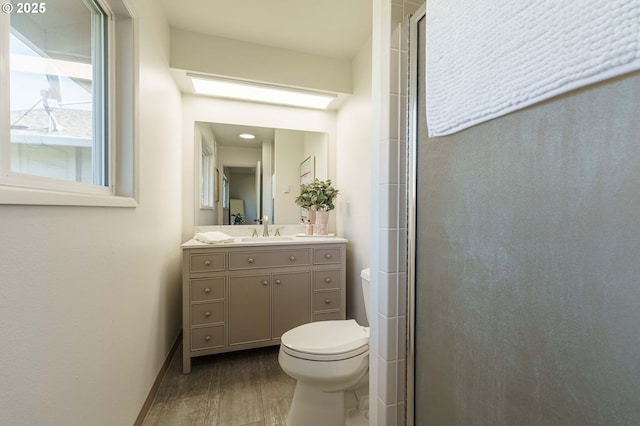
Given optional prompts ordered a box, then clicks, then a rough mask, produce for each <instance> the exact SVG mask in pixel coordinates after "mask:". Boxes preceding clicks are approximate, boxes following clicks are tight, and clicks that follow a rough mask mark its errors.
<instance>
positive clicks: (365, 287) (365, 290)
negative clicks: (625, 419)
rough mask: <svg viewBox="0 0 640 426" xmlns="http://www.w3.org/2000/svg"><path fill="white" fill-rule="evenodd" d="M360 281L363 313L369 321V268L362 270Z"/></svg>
mask: <svg viewBox="0 0 640 426" xmlns="http://www.w3.org/2000/svg"><path fill="white" fill-rule="evenodd" d="M360 280H361V281H362V297H363V298H364V312H365V314H366V315H367V321H369V288H370V284H371V268H366V269H363V270H362V272H360Z"/></svg>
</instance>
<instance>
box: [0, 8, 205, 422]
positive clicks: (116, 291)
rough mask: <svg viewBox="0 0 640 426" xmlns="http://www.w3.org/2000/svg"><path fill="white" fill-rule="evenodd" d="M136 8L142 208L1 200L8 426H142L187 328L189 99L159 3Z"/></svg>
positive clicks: (2, 379)
mask: <svg viewBox="0 0 640 426" xmlns="http://www.w3.org/2000/svg"><path fill="white" fill-rule="evenodd" d="M132 3H133V5H134V6H135V9H136V12H137V15H138V16H139V17H140V20H139V22H138V24H139V27H138V37H139V42H140V45H139V53H140V68H139V72H140V77H139V86H138V93H137V94H138V101H139V114H138V117H139V120H138V121H137V122H136V126H137V133H138V136H139V137H138V140H137V143H138V150H137V154H138V158H137V167H138V173H137V178H138V185H139V203H140V205H139V207H137V208H102V207H55V206H49V207H47V206H18V205H12V206H8V205H0V241H2V244H1V245H0V324H2V327H0V341H1V342H2V345H1V349H0V365H2V368H1V369H0V383H1V385H0V424H3V425H5V424H6V425H10V424H12V425H19V424H20V425H28V424H32V425H36V424H42V425H44V424H46V425H86V424H92V425H100V424H102V425H130V424H132V423H133V422H134V420H135V419H136V417H137V415H138V413H139V411H140V408H141V407H142V404H143V403H144V400H145V398H146V396H147V395H148V392H149V390H150V388H151V385H152V383H153V381H154V380H155V378H156V375H157V373H158V370H159V368H160V366H161V365H162V362H163V361H164V359H165V358H166V356H167V353H168V351H169V349H170V347H171V345H172V344H173V343H174V341H175V339H176V337H177V335H178V333H179V330H180V326H181V324H180V254H181V252H180V248H179V244H180V242H181V241H180V239H181V229H180V223H181V204H180V190H181V188H180V182H181V173H180V162H179V161H176V158H179V157H180V155H181V145H180V135H181V134H180V119H181V110H180V106H181V104H180V94H179V92H178V91H177V89H176V88H175V85H174V83H173V81H172V79H171V76H170V75H169V71H168V63H169V30H168V26H167V24H166V21H165V19H164V17H163V16H162V15H161V12H160V8H159V7H158V5H156V4H154V3H153V2H152V1H151V0H135V1H132ZM192 129H193V123H192ZM191 140H193V137H192V138H191Z"/></svg>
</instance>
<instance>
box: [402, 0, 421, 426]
mask: <svg viewBox="0 0 640 426" xmlns="http://www.w3.org/2000/svg"><path fill="white" fill-rule="evenodd" d="M425 14H426V3H425V4H423V5H422V6H421V7H420V8H419V9H418V10H417V11H416V12H415V13H414V14H413V15H411V16H410V17H409V55H408V57H409V92H408V93H409V96H408V113H407V157H408V173H409V176H408V178H407V201H408V214H407V228H408V235H407V255H408V268H407V275H408V276H407V281H408V288H407V315H408V318H407V377H406V387H407V393H406V399H407V400H406V404H407V405H406V409H407V413H406V415H407V417H406V419H407V426H414V422H415V418H414V417H415V326H416V322H415V321H416V312H415V306H416V291H415V290H416V231H417V229H416V219H417V217H416V194H417V181H416V178H417V156H416V154H417V144H418V132H417V125H418V120H417V117H418V116H417V114H418V63H417V60H418V48H419V47H424V46H420V45H419V40H418V23H419V22H420V21H421V20H422V19H424V18H425Z"/></svg>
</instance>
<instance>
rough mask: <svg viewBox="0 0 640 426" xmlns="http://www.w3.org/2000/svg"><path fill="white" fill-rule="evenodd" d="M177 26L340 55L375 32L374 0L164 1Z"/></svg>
mask: <svg viewBox="0 0 640 426" xmlns="http://www.w3.org/2000/svg"><path fill="white" fill-rule="evenodd" d="M160 1H161V3H162V5H163V7H164V10H165V12H166V15H167V19H168V20H169V25H170V26H171V27H173V28H177V29H181V30H185V31H191V32H196V33H202V34H207V35H212V36H218V37H224V38H230V39H235V40H240V41H245V42H250V43H255V44H261V45H265V46H270V47H278V48H282V49H289V50H294V51H297V52H303V53H309V54H313V55H320V56H329V57H334V58H342V59H350V58H353V57H354V56H355V55H356V53H357V52H358V49H360V47H362V45H363V44H364V42H365V41H366V40H367V39H368V38H369V36H370V35H371V19H372V2H371V0H179V1H177V0H160Z"/></svg>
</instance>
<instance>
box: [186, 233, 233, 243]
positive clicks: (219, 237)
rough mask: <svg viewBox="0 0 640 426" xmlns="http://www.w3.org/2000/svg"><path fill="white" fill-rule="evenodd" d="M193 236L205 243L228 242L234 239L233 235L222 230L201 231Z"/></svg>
mask: <svg viewBox="0 0 640 426" xmlns="http://www.w3.org/2000/svg"><path fill="white" fill-rule="evenodd" d="M193 238H194V239H196V240H198V241H200V242H201V243H205V244H216V243H228V242H232V241H234V239H233V237H231V236H229V235H227V234H225V233H224V232H220V231H213V232H199V233H197V234H196V235H195V236H194V237H193Z"/></svg>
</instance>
